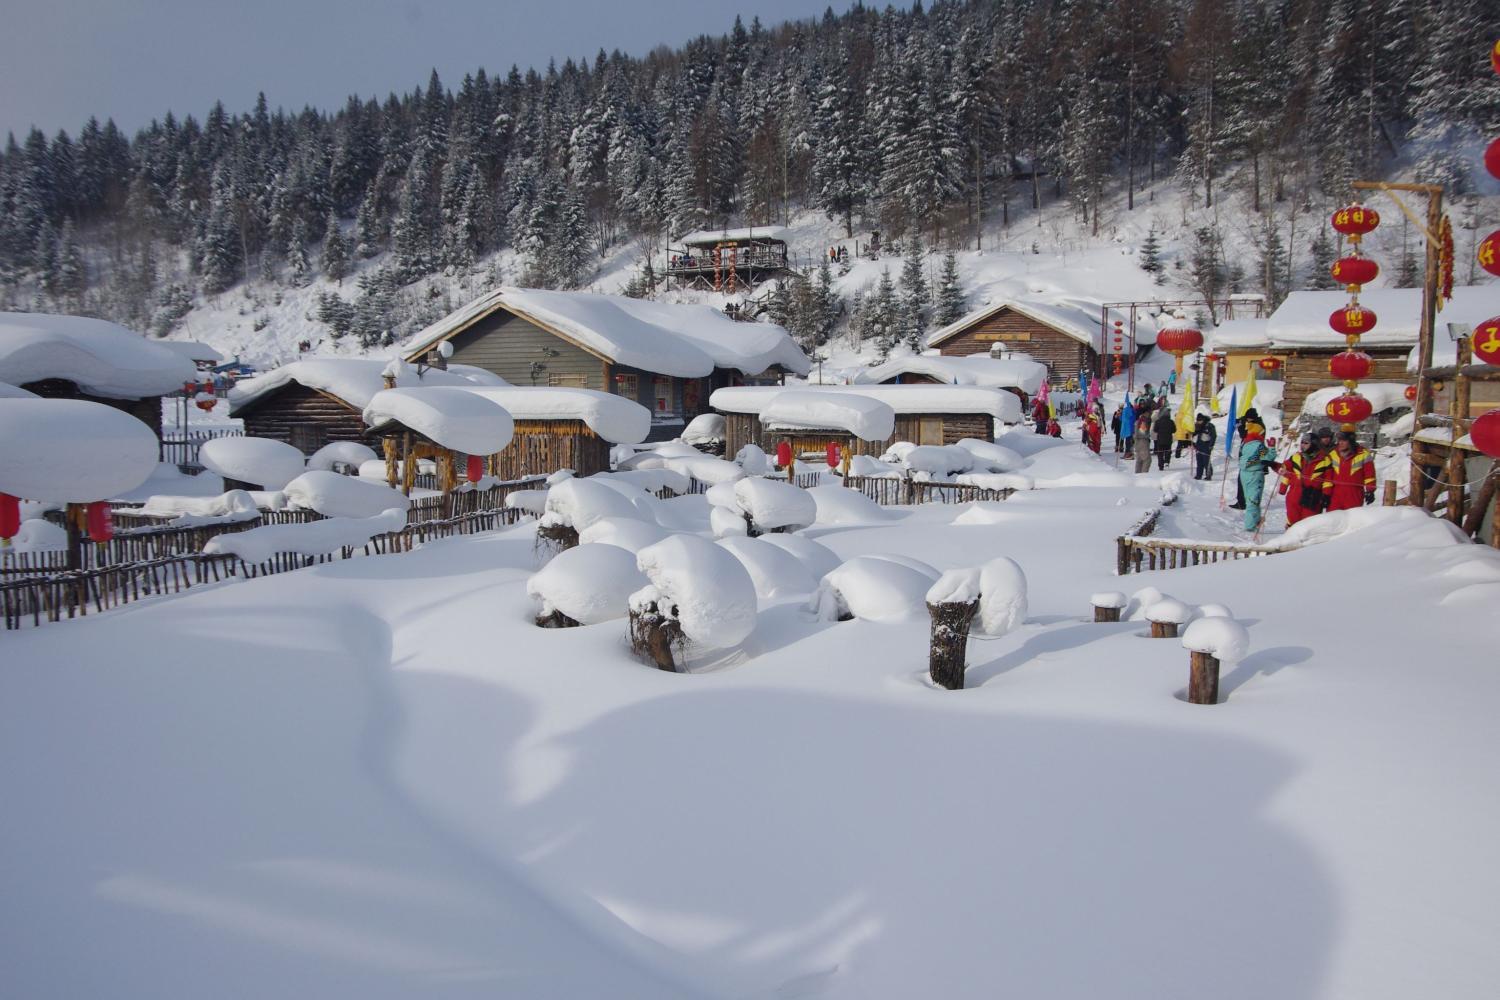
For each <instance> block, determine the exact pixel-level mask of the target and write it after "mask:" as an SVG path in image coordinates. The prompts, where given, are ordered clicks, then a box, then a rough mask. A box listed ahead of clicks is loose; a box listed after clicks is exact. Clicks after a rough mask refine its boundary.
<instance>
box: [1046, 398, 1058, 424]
mask: <svg viewBox="0 0 1500 1000" xmlns="http://www.w3.org/2000/svg"><path fill="white" fill-rule="evenodd" d="M1047 416H1048V418H1049V419H1052V420H1056V419H1057V407H1056V406H1053V405H1052V400H1050V399H1049V400H1047Z"/></svg>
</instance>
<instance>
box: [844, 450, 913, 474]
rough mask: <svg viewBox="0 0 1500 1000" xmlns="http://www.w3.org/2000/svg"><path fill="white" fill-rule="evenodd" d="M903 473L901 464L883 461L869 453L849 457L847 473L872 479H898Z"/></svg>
mask: <svg viewBox="0 0 1500 1000" xmlns="http://www.w3.org/2000/svg"><path fill="white" fill-rule="evenodd" d="M903 474H904V470H903V469H902V468H901V466H899V465H897V464H896V463H894V462H883V461H881V460H880V459H878V458H874V457H873V456H870V455H855V456H854V457H853V458H851V459H849V475H850V476H865V477H869V478H874V479H900V478H901V476H902V475H903Z"/></svg>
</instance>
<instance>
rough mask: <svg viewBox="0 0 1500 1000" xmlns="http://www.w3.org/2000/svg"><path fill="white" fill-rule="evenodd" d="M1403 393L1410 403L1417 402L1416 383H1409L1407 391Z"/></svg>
mask: <svg viewBox="0 0 1500 1000" xmlns="http://www.w3.org/2000/svg"><path fill="white" fill-rule="evenodd" d="M1401 395H1403V396H1405V397H1406V401H1407V402H1408V403H1415V402H1416V401H1417V387H1416V386H1414V385H1409V386H1407V387H1406V389H1405V391H1403V392H1402V393H1401Z"/></svg>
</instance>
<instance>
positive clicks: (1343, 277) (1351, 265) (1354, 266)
mask: <svg viewBox="0 0 1500 1000" xmlns="http://www.w3.org/2000/svg"><path fill="white" fill-rule="evenodd" d="M1328 273H1329V274H1332V275H1333V280H1334V281H1337V282H1338V283H1339V284H1341V285H1348V286H1353V287H1352V288H1350V291H1357V290H1358V289H1359V287H1360V286H1361V285H1368V284H1369V283H1370V282H1372V281H1374V280H1375V276H1376V275H1378V274H1379V273H1380V265H1379V264H1377V263H1375V262H1374V261H1373V260H1371V259H1370V258H1368V257H1366V256H1364V255H1363V254H1358V253H1356V254H1351V255H1350V256H1348V257H1340V258H1339V259H1338V260H1336V261H1334V262H1333V267H1331V268H1329V269H1328Z"/></svg>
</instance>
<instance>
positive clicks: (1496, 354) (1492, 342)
mask: <svg viewBox="0 0 1500 1000" xmlns="http://www.w3.org/2000/svg"><path fill="white" fill-rule="evenodd" d="M1472 343H1473V346H1474V356H1475V357H1476V358H1479V359H1480V360H1481V361H1484V362H1485V363H1487V364H1491V365H1500V316H1496V317H1495V318H1494V319H1487V320H1485V321H1484V322H1483V323H1480V324H1479V325H1478V326H1476V327H1475V328H1474V336H1473V338H1472Z"/></svg>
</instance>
